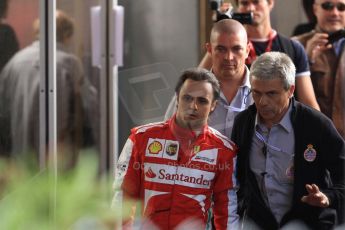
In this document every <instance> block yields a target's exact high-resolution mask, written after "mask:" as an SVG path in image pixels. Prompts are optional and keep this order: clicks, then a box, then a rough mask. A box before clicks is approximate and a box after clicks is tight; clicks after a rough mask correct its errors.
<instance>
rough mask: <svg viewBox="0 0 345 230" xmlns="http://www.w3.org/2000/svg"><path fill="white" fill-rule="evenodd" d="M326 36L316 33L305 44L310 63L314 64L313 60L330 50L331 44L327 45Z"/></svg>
mask: <svg viewBox="0 0 345 230" xmlns="http://www.w3.org/2000/svg"><path fill="white" fill-rule="evenodd" d="M327 43H328V34H326V33H316V34H314V36H313V37H312V38H311V39H310V40H309V41H308V42H307V44H306V47H305V48H306V52H307V55H308V58H309V60H310V62H314V60H315V58H316V57H317V56H319V54H320V53H322V52H323V51H324V50H327V49H330V48H332V45H331V44H328V45H327Z"/></svg>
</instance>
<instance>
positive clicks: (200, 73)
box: [175, 68, 220, 101]
mask: <svg viewBox="0 0 345 230" xmlns="http://www.w3.org/2000/svg"><path fill="white" fill-rule="evenodd" d="M188 79H191V80H193V81H205V82H208V83H210V84H211V85H212V89H213V101H214V100H218V98H219V96H220V85H219V82H218V80H217V78H216V77H215V76H214V74H213V73H212V72H210V71H209V70H206V69H203V68H191V69H187V70H185V71H184V72H183V73H182V75H181V77H180V78H179V80H178V82H177V84H176V87H175V92H176V95H177V96H178V95H179V93H180V90H181V88H182V85H183V84H184V82H185V81H186V80H188Z"/></svg>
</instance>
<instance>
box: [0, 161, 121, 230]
mask: <svg viewBox="0 0 345 230" xmlns="http://www.w3.org/2000/svg"><path fill="white" fill-rule="evenodd" d="M81 155H82V157H81V158H80V159H79V163H78V165H77V166H76V167H75V168H74V169H72V170H69V171H68V172H55V171H53V170H49V169H46V170H42V171H40V172H38V173H37V171H36V173H33V171H32V170H30V169H27V168H25V167H23V166H22V165H21V166H19V167H18V165H15V164H13V163H9V162H5V163H4V162H0V196H2V198H1V200H0V229H11V230H12V229H29V230H30V229H34V230H40V229H44V230H45V229H114V224H115V220H116V216H117V213H116V211H114V210H111V209H110V204H111V197H112V190H111V183H110V182H108V181H107V178H106V177H100V176H97V160H96V159H95V157H92V155H93V156H94V155H95V154H92V155H90V154H81ZM109 179H110V180H112V178H109Z"/></svg>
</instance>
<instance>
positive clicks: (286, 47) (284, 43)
mask: <svg viewBox="0 0 345 230" xmlns="http://www.w3.org/2000/svg"><path fill="white" fill-rule="evenodd" d="M277 36H278V41H279V45H280V47H282V49H283V50H282V52H284V53H286V54H287V55H289V57H290V58H291V60H292V61H294V60H295V49H294V47H293V45H292V41H291V39H290V38H287V37H285V36H283V35H281V34H278V35H277Z"/></svg>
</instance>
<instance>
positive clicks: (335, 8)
mask: <svg viewBox="0 0 345 230" xmlns="http://www.w3.org/2000/svg"><path fill="white" fill-rule="evenodd" d="M313 11H314V14H315V16H316V18H317V24H316V26H315V29H314V30H313V31H311V32H309V33H305V34H303V35H300V36H297V37H296V39H297V40H298V41H300V42H301V43H302V44H303V46H304V47H305V50H306V52H307V54H308V58H309V61H310V63H311V65H310V70H311V76H312V78H311V79H312V82H313V86H314V90H315V94H316V97H317V100H318V103H319V105H320V108H321V112H323V113H324V114H326V115H327V116H328V117H329V118H331V119H332V121H333V123H334V124H335V126H336V128H337V130H338V131H339V132H340V134H341V135H342V136H343V138H345V75H344V72H341V71H338V69H340V68H344V66H345V63H344V62H341V61H340V57H341V55H345V54H344V44H345V38H344V37H345V33H344V28H345V0H332V1H328V0H316V1H315V3H314V5H313ZM336 32H338V33H339V34H340V36H338V39H335V40H333V39H331V37H332V35H331V34H333V33H336Z"/></svg>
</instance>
